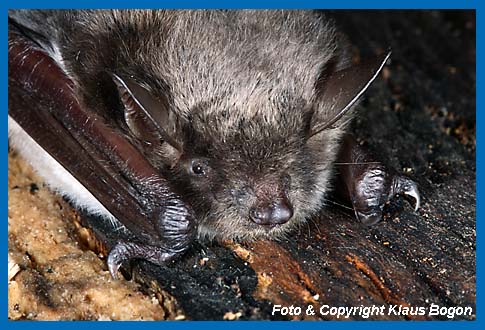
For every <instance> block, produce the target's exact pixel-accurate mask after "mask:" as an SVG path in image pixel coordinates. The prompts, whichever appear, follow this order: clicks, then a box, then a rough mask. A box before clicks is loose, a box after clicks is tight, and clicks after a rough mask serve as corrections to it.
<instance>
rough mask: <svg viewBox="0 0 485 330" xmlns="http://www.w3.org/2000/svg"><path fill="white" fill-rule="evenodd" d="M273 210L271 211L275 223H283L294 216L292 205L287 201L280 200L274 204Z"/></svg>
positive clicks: (272, 220)
mask: <svg viewBox="0 0 485 330" xmlns="http://www.w3.org/2000/svg"><path fill="white" fill-rule="evenodd" d="M272 211H273V212H271V222H272V223H274V224H283V223H285V222H288V220H290V219H291V217H292V216H293V209H292V207H291V206H290V205H289V204H288V203H285V202H280V203H278V204H276V205H274V206H273V210H272Z"/></svg>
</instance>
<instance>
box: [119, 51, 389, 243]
mask: <svg viewBox="0 0 485 330" xmlns="http://www.w3.org/2000/svg"><path fill="white" fill-rule="evenodd" d="M387 57H388V56H385V58H383V57H381V58H380V59H376V60H374V61H370V62H367V63H361V64H360V65H358V66H354V67H350V68H348V69H344V70H339V71H336V72H333V73H331V74H327V75H326V79H325V81H323V82H322V81H319V83H320V84H321V85H319V86H317V87H318V88H319V90H320V92H319V93H318V94H317V95H315V97H314V98H312V99H305V98H304V97H301V96H299V95H298V94H294V93H287V94H278V95H275V94H272V93H269V92H267V91H266V92H265V91H264V90H263V91H257V92H256V91H255V92H254V93H253V94H252V97H251V98H249V99H248V101H247V102H229V103H228V102H225V101H218V100H211V101H210V102H204V103H200V104H198V105H197V106H194V107H193V108H191V110H190V111H189V112H186V113H184V114H182V115H180V114H179V115H175V114H174V112H173V111H168V110H167V109H168V108H170V106H169V105H168V103H167V102H164V101H163V100H161V99H160V98H156V97H153V96H152V93H150V92H149V90H148V89H146V88H144V87H142V86H140V85H139V84H138V83H136V82H134V81H132V80H129V79H122V78H119V77H118V76H114V79H115V82H116V84H117V86H118V88H119V91H120V95H121V97H122V100H123V103H124V104H125V120H126V123H127V126H128V127H129V129H130V131H131V133H132V135H133V136H135V137H136V139H137V140H138V141H142V144H143V145H144V148H145V149H147V150H150V151H149V152H148V154H149V155H148V157H149V158H150V159H151V161H152V163H153V164H154V166H156V167H158V168H160V170H161V171H163V172H164V173H165V176H166V177H167V179H168V180H169V181H170V182H171V183H172V185H173V187H174V189H176V190H178V191H179V193H180V194H181V195H182V196H183V198H184V199H185V201H186V202H187V203H190V204H191V206H192V207H193V208H194V210H195V212H196V215H197V217H198V220H199V236H200V237H203V238H208V239H234V240H251V239H255V238H260V237H266V238H278V237H281V236H284V234H285V233H288V232H289V231H290V229H292V228H294V227H295V226H298V225H301V224H304V223H305V220H306V219H308V218H309V217H310V216H312V215H314V214H315V213H316V212H317V211H318V210H319V209H321V207H322V205H323V204H324V202H325V198H326V194H327V193H328V190H329V181H330V178H331V173H332V167H333V166H332V164H333V162H334V161H335V159H336V157H337V152H338V149H339V140H340V138H341V136H342V134H343V133H344V128H345V126H346V124H347V122H348V121H349V120H350V118H351V113H350V111H349V110H350V109H351V108H352V105H353V104H354V103H355V102H356V100H357V98H358V96H359V95H360V94H361V93H362V92H363V91H364V90H365V89H366V88H367V87H368V85H369V84H370V82H371V81H372V80H373V79H374V78H375V76H376V75H377V73H378V72H379V70H380V69H381V68H382V66H383V64H384V62H385V60H386V59H387ZM142 147H143V146H142Z"/></svg>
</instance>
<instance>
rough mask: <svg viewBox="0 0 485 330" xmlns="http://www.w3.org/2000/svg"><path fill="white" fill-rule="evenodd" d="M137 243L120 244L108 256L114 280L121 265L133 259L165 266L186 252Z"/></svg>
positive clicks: (109, 267)
mask: <svg viewBox="0 0 485 330" xmlns="http://www.w3.org/2000/svg"><path fill="white" fill-rule="evenodd" d="M185 249H186V247H184V249H177V250H175V249H170V248H168V247H163V246H154V245H148V244H142V243H135V242H118V243H117V244H116V245H115V246H114V247H113V248H112V249H111V251H110V252H109V254H108V260H107V264H108V269H109V272H110V274H111V276H112V277H113V278H114V279H117V278H118V274H119V273H118V271H119V269H120V267H121V265H122V264H123V263H125V262H127V261H129V260H131V259H144V260H147V261H150V262H152V263H154V264H156V265H163V264H164V263H166V262H167V261H170V260H172V259H173V258H175V257H177V256H178V255H180V254H182V253H183V252H184V251H185Z"/></svg>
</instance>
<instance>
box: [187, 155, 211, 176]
mask: <svg viewBox="0 0 485 330" xmlns="http://www.w3.org/2000/svg"><path fill="white" fill-rule="evenodd" d="M189 171H190V174H192V175H195V176H206V175H207V174H208V172H209V165H208V164H207V161H204V160H201V159H193V160H192V161H191V162H190V166H189Z"/></svg>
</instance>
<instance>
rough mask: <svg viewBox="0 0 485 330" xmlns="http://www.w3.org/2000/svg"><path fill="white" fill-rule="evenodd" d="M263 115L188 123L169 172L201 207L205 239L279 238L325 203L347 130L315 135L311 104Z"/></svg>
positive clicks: (227, 116) (228, 115) (216, 117)
mask: <svg viewBox="0 0 485 330" xmlns="http://www.w3.org/2000/svg"><path fill="white" fill-rule="evenodd" d="M205 113H207V112H205ZM231 113H234V114H238V116H237V117H238V118H235V117H236V116H231ZM263 113H265V115H255V116H253V117H252V118H251V119H250V120H249V119H247V118H246V117H245V116H241V111H238V110H235V109H234V110H233V111H228V112H226V113H224V112H215V113H212V115H210V116H206V115H204V116H199V115H194V116H193V117H192V118H191V120H190V124H187V125H185V126H184V128H182V130H183V131H184V133H183V152H182V154H181V155H180V157H179V158H178V160H177V161H176V164H175V165H174V166H173V168H172V171H171V174H169V175H168V177H171V178H174V182H175V185H176V186H178V187H179V188H181V190H182V194H183V195H184V196H185V198H187V201H189V202H190V203H191V205H192V206H193V207H194V209H195V211H196V215H197V217H198V219H199V221H200V223H199V236H200V237H201V238H206V239H218V240H221V239H234V240H251V239H256V238H261V237H263V238H264V237H266V238H271V239H274V238H278V237H281V236H283V235H284V234H286V233H288V232H290V230H291V229H293V228H294V227H295V226H298V225H301V224H305V219H306V218H307V217H309V216H310V215H312V214H314V213H315V212H316V211H318V210H319V209H320V208H321V207H322V205H323V202H324V196H325V193H326V192H327V190H328V185H329V184H328V181H329V177H330V173H331V169H332V162H333V161H334V159H335V153H336V151H337V145H338V143H337V139H338V137H339V135H340V134H339V133H340V131H339V130H337V129H334V130H327V131H325V132H321V133H320V134H318V135H316V136H313V137H311V138H310V139H308V133H309V132H308V130H309V124H308V122H307V121H308V120H309V117H310V116H309V115H308V112H307V110H306V109H305V107H304V106H301V107H290V108H289V109H283V110H281V111H276V110H272V111H265V112H263ZM269 113H271V115H268V114H269Z"/></svg>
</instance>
